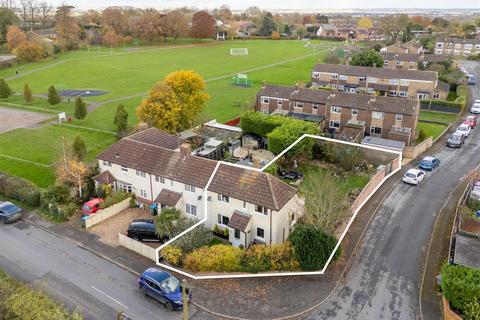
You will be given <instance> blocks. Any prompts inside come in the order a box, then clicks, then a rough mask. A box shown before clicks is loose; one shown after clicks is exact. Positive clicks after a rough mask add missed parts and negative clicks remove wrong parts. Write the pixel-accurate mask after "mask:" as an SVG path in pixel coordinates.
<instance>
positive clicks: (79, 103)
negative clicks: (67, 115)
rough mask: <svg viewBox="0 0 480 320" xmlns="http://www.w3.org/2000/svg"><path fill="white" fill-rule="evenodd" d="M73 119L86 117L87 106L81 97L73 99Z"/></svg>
mask: <svg viewBox="0 0 480 320" xmlns="http://www.w3.org/2000/svg"><path fill="white" fill-rule="evenodd" d="M73 115H74V117H75V119H85V117H86V116H87V104H86V103H85V102H84V101H83V100H82V98H81V97H77V98H76V99H75V112H74V113H73Z"/></svg>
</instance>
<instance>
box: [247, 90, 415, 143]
mask: <svg viewBox="0 0 480 320" xmlns="http://www.w3.org/2000/svg"><path fill="white" fill-rule="evenodd" d="M256 110H257V111H260V112H263V113H265V114H288V115H290V116H292V117H296V118H303V119H307V120H308V117H309V116H310V118H311V119H312V120H314V121H317V122H319V121H323V124H324V127H326V128H332V129H335V131H337V132H339V133H341V132H342V131H343V130H344V129H345V128H352V127H355V128H361V130H363V132H364V133H365V134H368V135H371V136H376V137H381V138H384V139H392V140H399V141H404V142H405V143H406V144H407V145H410V144H411V143H412V142H413V141H414V140H415V138H416V128H417V122H418V113H419V110H420V101H419V100H413V99H397V98H393V97H384V96H374V95H367V94H350V93H345V92H338V91H332V90H313V89H305V88H299V87H289V86H273V85H265V86H263V87H262V89H261V90H260V91H259V92H258V93H257V103H256Z"/></svg>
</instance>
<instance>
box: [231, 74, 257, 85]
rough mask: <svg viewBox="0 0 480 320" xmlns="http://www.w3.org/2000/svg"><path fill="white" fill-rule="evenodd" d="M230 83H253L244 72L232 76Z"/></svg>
mask: <svg viewBox="0 0 480 320" xmlns="http://www.w3.org/2000/svg"><path fill="white" fill-rule="evenodd" d="M232 84H233V85H235V86H241V87H251V86H252V85H253V82H252V80H248V76H247V75H246V74H244V73H239V74H237V75H236V76H234V77H233V78H232Z"/></svg>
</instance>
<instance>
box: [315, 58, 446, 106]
mask: <svg viewBox="0 0 480 320" xmlns="http://www.w3.org/2000/svg"><path fill="white" fill-rule="evenodd" d="M312 86H314V87H326V88H330V89H333V90H337V91H343V92H348V93H366V94H376V95H381V96H390V97H402V98H412V99H446V98H447V96H448V88H446V87H445V86H443V85H442V84H441V83H440V81H439V80H438V74H437V72H433V71H420V70H402V69H388V68H374V67H360V66H347V65H336V64H317V65H316V66H315V67H314V69H313V71H312Z"/></svg>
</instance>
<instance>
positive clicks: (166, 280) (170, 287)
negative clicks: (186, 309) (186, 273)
mask: <svg viewBox="0 0 480 320" xmlns="http://www.w3.org/2000/svg"><path fill="white" fill-rule="evenodd" d="M138 288H139V290H140V292H141V293H142V294H143V295H148V296H150V297H152V298H153V299H155V300H157V301H158V302H160V303H163V304H164V305H165V307H166V308H167V309H168V310H170V311H172V310H181V309H183V300H182V284H181V283H180V281H179V280H178V279H177V278H175V277H174V276H172V275H171V274H170V273H168V272H166V271H163V270H160V269H157V268H148V269H147V270H145V271H144V272H143V273H142V275H141V276H140V278H138ZM186 291H187V294H188V298H187V299H188V300H190V299H191V298H192V292H191V290H190V288H188V287H187V288H186Z"/></svg>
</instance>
